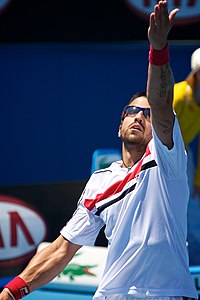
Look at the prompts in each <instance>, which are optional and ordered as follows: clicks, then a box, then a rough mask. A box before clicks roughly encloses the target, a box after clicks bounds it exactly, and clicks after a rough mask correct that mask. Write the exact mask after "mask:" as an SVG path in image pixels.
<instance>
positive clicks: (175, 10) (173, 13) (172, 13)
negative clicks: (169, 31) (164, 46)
mask: <svg viewBox="0 0 200 300" xmlns="http://www.w3.org/2000/svg"><path fill="white" fill-rule="evenodd" d="M177 12H179V9H178V8H175V9H173V10H172V11H171V12H170V14H169V20H170V24H171V26H172V25H173V24H174V21H175V17H176V14H177Z"/></svg>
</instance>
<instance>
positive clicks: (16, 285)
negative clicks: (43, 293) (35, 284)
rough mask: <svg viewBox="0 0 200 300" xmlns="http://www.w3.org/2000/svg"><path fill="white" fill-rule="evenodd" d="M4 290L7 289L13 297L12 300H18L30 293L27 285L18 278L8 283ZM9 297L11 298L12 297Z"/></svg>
mask: <svg viewBox="0 0 200 300" xmlns="http://www.w3.org/2000/svg"><path fill="white" fill-rule="evenodd" d="M4 288H7V289H8V290H9V291H10V293H11V294H9V295H12V296H13V297H14V300H19V299H21V298H23V297H24V296H26V295H28V294H29V293H30V289H29V287H28V285H27V283H26V282H25V281H24V280H23V279H22V278H21V277H19V276H17V277H15V278H14V279H13V280H12V281H10V282H9V283H8V284H7V285H6V286H5V287H4ZM12 296H11V297H12Z"/></svg>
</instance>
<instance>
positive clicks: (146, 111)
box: [122, 106, 150, 119]
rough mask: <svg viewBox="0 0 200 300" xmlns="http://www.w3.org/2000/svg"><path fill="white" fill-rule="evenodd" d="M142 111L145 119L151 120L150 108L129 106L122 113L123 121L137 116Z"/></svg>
mask: <svg viewBox="0 0 200 300" xmlns="http://www.w3.org/2000/svg"><path fill="white" fill-rule="evenodd" d="M141 110H142V112H143V114H144V116H145V118H150V108H143V107H139V106H127V107H125V109H124V111H123V113H122V119H124V118H125V117H127V116H130V117H131V116H135V115H137V114H138V113H139V112H140V111H141Z"/></svg>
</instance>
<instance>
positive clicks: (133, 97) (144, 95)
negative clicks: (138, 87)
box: [127, 91, 147, 105]
mask: <svg viewBox="0 0 200 300" xmlns="http://www.w3.org/2000/svg"><path fill="white" fill-rule="evenodd" d="M139 97H147V94H146V91H143V92H137V93H135V94H134V95H133V96H132V97H131V100H130V101H129V103H128V104H127V105H129V104H130V103H131V102H132V101H133V100H135V99H136V98H139Z"/></svg>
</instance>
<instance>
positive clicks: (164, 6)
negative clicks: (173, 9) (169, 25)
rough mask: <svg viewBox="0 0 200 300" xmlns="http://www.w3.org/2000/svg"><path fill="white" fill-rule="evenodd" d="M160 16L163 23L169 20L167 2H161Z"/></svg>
mask: <svg viewBox="0 0 200 300" xmlns="http://www.w3.org/2000/svg"><path fill="white" fill-rule="evenodd" d="M159 5H160V15H161V22H163V23H166V21H167V20H168V6H167V1H160V2H159Z"/></svg>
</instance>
